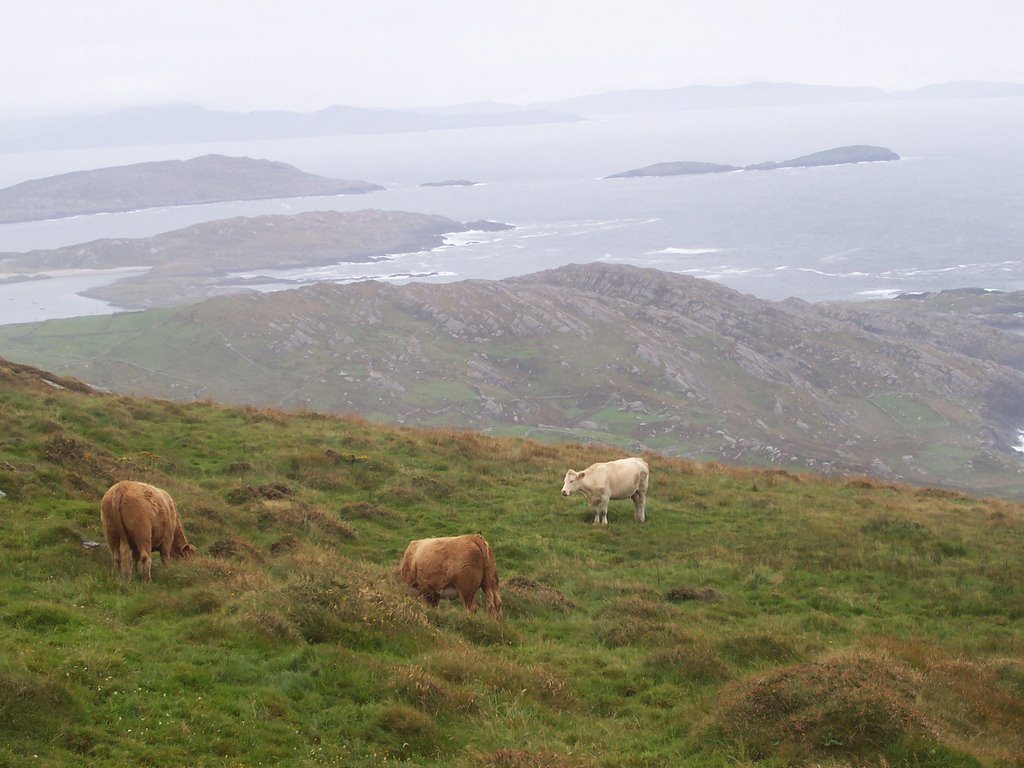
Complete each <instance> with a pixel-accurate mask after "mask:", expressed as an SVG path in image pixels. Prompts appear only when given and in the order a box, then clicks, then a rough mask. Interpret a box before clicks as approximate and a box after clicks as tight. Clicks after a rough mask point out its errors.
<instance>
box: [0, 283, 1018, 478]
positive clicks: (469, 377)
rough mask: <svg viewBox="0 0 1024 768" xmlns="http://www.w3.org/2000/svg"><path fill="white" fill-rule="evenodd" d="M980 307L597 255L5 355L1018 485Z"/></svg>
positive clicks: (190, 312)
mask: <svg viewBox="0 0 1024 768" xmlns="http://www.w3.org/2000/svg"><path fill="white" fill-rule="evenodd" d="M987 298H989V299H991V301H990V304H991V303H992V302H995V301H997V300H998V301H1001V302H1004V303H1008V304H1009V305H1011V306H1017V305H1020V303H1021V299H1022V297H1021V296H1009V295H1001V297H997V296H994V295H992V296H988V297H987ZM984 299H986V296H979V297H976V303H979V304H980V303H983V300H984ZM979 312H981V313H982V314H979V313H978V312H974V311H968V310H966V309H965V310H964V311H956V310H955V309H952V308H949V307H947V308H946V309H942V308H941V307H939V306H938V305H937V304H935V303H932V302H928V301H926V300H920V301H917V302H878V303H871V304H869V305H812V304H808V303H806V302H802V301H797V300H789V301H785V302H768V301H763V300H760V299H756V298H754V297H751V296H747V295H743V294H740V293H737V292H735V291H732V290H730V289H728V288H725V287H723V286H721V285H718V284H715V283H712V282H707V281H701V280H696V279H693V278H689V277H686V276H680V275H674V274H669V273H665V272H659V271H656V270H645V269H637V268H633V267H624V266H610V265H602V264H591V265H584V266H569V267H564V268H561V269H556V270H551V271H548V272H543V273H538V274H535V275H530V276H526V277H521V278H514V279H508V280H503V281H466V282H461V283H451V284H444V285H428V284H422V283H421V284H410V285H404V286H393V285H383V284H379V283H372V282H367V283H360V284H352V285H344V286H341V285H332V284H321V285H318V286H315V287H311V288H307V289H301V290H296V291H284V292H280V293H275V294H272V295H253V296H239V297H228V298H221V299H216V300H211V301H208V302H205V303H202V304H200V305H197V306H194V307H191V308H187V309H183V310H178V311H174V312H171V313H156V314H145V313H143V314H135V315H122V316H114V317H98V318H82V319H78V320H72V321H51V322H47V323H42V324H37V325H25V326H10V327H6V328H0V354H3V355H6V356H8V357H12V358H16V359H21V360H25V361H28V362H32V363H34V364H37V365H43V366H46V367H48V368H50V369H52V370H56V371H58V372H60V373H66V374H71V375H75V376H78V377H81V378H82V379H84V380H86V381H89V382H91V383H94V384H96V385H99V386H101V387H104V388H107V389H110V390H113V391H118V392H126V393H138V394H149V395H157V396H160V397H168V398H172V399H175V400H179V401H188V400H195V399H204V398H208V399H213V400H216V401H220V402H228V403H235V404H252V405H259V406H275V407H285V408H293V409H294V408H309V409H313V410H320V411H329V412H335V413H358V414H361V415H364V416H366V417H369V418H371V419H373V420H376V421H390V422H398V423H407V424H421V425H434V426H458V427H471V428H474V429H488V430H492V431H494V432H497V433H506V434H526V435H531V436H547V437H549V438H570V439H573V440H581V441H593V442H599V443H606V444H610V445H615V446H619V447H621V448H623V449H633V448H648V449H650V450H656V451H659V452H661V453H666V454H669V455H676V456H683V457H689V458H695V459H718V460H725V461H729V462H733V463H745V464H753V465H773V466H779V467H788V468H797V469H807V468H809V469H813V470H815V471H817V472H821V473H825V474H831V473H843V472H854V473H867V474H871V475H873V476H876V477H879V478H882V479H889V480H899V481H907V482H917V483H923V484H943V485H950V486H960V487H964V488H973V489H977V490H979V491H982V492H987V493H999V494H1002V495H1006V496H1010V497H1024V485H1022V482H1021V479H1020V478H1021V475H1020V472H1019V470H1020V469H1021V462H1020V457H1019V454H1018V453H1017V452H1016V451H1015V450H1014V448H1015V447H1016V444H1017V441H1018V439H1019V438H1018V433H1017V428H1018V427H1019V426H1021V425H1024V338H1022V337H1021V336H1019V335H1017V334H1013V333H1007V332H1003V331H1000V330H997V329H996V328H993V327H992V326H991V325H989V324H987V323H988V319H989V317H991V316H994V314H993V315H990V316H984V312H983V310H981V309H979ZM1001 316H1002V317H1006V318H1009V317H1012V316H1013V314H1012V313H1010V314H1006V313H1002V314H1001Z"/></svg>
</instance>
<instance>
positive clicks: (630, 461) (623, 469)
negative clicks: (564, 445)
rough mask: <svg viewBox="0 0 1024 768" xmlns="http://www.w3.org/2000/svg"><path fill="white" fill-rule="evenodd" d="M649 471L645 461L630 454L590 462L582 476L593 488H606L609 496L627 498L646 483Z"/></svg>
mask: <svg viewBox="0 0 1024 768" xmlns="http://www.w3.org/2000/svg"><path fill="white" fill-rule="evenodd" d="M649 473H650V470H649V469H648V467H647V462H646V461H644V460H643V459H641V458H637V457H635V456H632V457H630V458H626V459H616V460H615V461H603V462H599V463H597V464H592V465H591V466H589V467H587V468H586V470H584V478H585V479H586V480H587V482H588V485H590V486H591V488H593V489H594V490H599V489H604V488H607V489H608V492H609V496H610V497H611V498H613V499H628V498H629V497H630V496H632V495H633V493H634V492H635V491H636V490H637V488H639V487H641V486H642V485H645V484H646V478H647V476H648V475H649Z"/></svg>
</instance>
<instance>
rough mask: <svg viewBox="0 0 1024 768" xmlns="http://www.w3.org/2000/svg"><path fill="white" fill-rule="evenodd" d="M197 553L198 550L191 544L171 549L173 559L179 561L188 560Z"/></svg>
mask: <svg viewBox="0 0 1024 768" xmlns="http://www.w3.org/2000/svg"><path fill="white" fill-rule="evenodd" d="M195 553H196V548H195V547H194V546H193V545H191V544H185V545H184V546H174V547H172V548H171V557H172V558H175V559H177V560H188V559H189V558H191V557H193V556H194V555H195Z"/></svg>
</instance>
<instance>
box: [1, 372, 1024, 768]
mask: <svg viewBox="0 0 1024 768" xmlns="http://www.w3.org/2000/svg"><path fill="white" fill-rule="evenodd" d="M611 455H612V454H610V452H609V451H606V450H599V449H596V448H586V447H583V446H579V445H572V444H561V445H545V444H540V443H536V442H532V441H528V440H520V439H496V438H487V437H483V436H481V435H477V434H471V433H460V432H453V431H450V430H416V429H397V428H393V427H380V426H372V425H370V424H369V423H367V422H366V421H363V420H360V419H352V418H336V417H327V416H324V415H320V414H315V413H304V414H287V413H283V412H279V411H272V410H266V409H254V408H245V409H238V410H235V409H230V408H225V407H222V406H218V405H214V404H210V403H196V404H191V405H181V404H175V403H171V402H168V401H154V400H146V399H132V398H128V397H123V396H115V395H100V394H96V393H90V392H89V391H88V390H87V389H86V388H84V387H83V386H82V385H81V384H80V383H79V382H76V381H74V380H71V379H67V378H63V377H58V376H54V375H52V374H48V373H45V372H43V371H39V370H37V369H32V368H30V367H27V366H23V365H14V364H10V363H7V362H6V361H0V491H3V494H2V496H0V549H2V551H3V552H4V563H5V564H4V568H3V569H2V571H0V658H3V659H4V662H3V664H2V665H0V763H3V764H9V765H20V764H26V763H28V762H31V764H36V765H52V766H57V765H60V766H97V765H123V764H125V763H132V764H153V763H162V764H172V765H210V766H215V765H224V766H227V765H237V764H245V765H259V764H264V765H267V764H288V765H296V766H306V765H309V766H312V765H323V764H331V765H341V766H348V765H352V766H356V765H367V764H383V763H384V762H385V761H387V762H394V761H400V760H401V761H408V762H410V763H411V764H415V765H422V766H457V767H460V768H461V767H463V766H464V767H466V768H469V767H471V766H490V767H493V768H498V767H501V768H507V766H558V767H559V768H575V767H577V766H580V767H582V766H607V767H608V768H610V767H611V766H621V765H653V766H704V765H725V764H737V763H741V764H744V765H751V766H765V768H767V767H768V766H778V765H807V764H828V765H854V764H856V765H883V764H885V765H926V766H1003V765H1006V766H1008V765H1019V764H1021V762H1022V761H1024V736H1022V734H1024V634H1022V633H1024V622H1022V618H1024V615H1022V606H1024V566H1022V564H1021V559H1020V557H1019V553H1020V551H1021V549H1022V547H1024V507H1022V506H1021V505H1018V504H1012V503H1009V502H1004V501H996V500H979V499H972V498H969V497H966V496H963V495H960V494H956V493H950V492H947V491H940V490H936V489H913V488H909V487H901V486H894V485H883V484H878V483H874V482H871V481H867V480H864V479H855V480H851V481H847V482H842V483H839V482H828V481H823V480H821V479H816V478H814V477H812V476H809V475H801V474H795V473H791V472H784V471H777V470H746V471H744V470H736V469H728V468H726V467H723V466H722V465H718V464H706V465H701V464H695V463H692V462H688V461H681V460H675V459H669V458H666V457H662V456H658V455H654V454H647V456H646V458H647V459H648V461H649V463H650V465H651V473H652V474H651V488H650V497H649V504H648V521H647V522H646V523H644V524H642V525H641V524H636V523H634V522H633V521H632V519H631V513H630V511H629V504H628V502H613V503H612V508H611V510H610V513H609V518H610V521H611V524H610V525H608V526H592V525H590V524H589V523H588V522H587V520H589V518H590V515H589V514H588V513H587V511H586V510H585V508H584V504H583V503H582V502H581V501H579V500H578V499H576V498H571V499H564V498H562V497H561V496H560V495H559V493H558V490H559V488H560V487H561V482H562V475H563V474H564V471H565V469H566V468H567V467H570V466H572V467H577V468H581V467H583V466H586V465H587V464H588V463H590V462H591V461H594V460H598V459H605V458H610V457H611ZM128 476H130V477H132V478H134V479H142V480H147V481H150V482H154V483H156V484H158V485H161V486H162V487H165V488H167V489H168V490H170V491H171V492H172V493H173V494H174V496H175V498H176V499H177V501H178V506H179V509H180V510H181V515H182V519H183V522H184V526H185V530H186V533H187V534H188V536H189V538H190V540H191V541H192V543H194V544H195V545H196V546H197V547H198V550H199V554H198V556H197V557H196V558H195V559H193V560H190V561H187V562H177V563H173V564H166V563H162V562H160V561H159V559H157V561H156V563H155V565H154V576H153V578H154V581H153V583H152V584H151V585H143V584H141V583H140V582H138V581H135V582H133V583H131V584H124V583H119V582H118V581H117V579H116V578H115V577H114V576H113V573H112V566H111V563H110V558H109V554H108V553H107V552H106V549H105V546H104V545H103V544H102V541H103V539H102V533H101V529H100V525H99V517H98V506H99V498H100V495H101V494H102V493H103V491H104V490H105V489H106V487H107V486H108V485H109V484H110V483H111V482H112V481H114V480H116V479H119V478H123V477H128ZM468 531H478V532H480V533H482V534H483V535H484V536H485V537H486V538H487V539H488V541H489V542H490V543H491V546H492V548H493V550H494V553H495V557H496V559H497V562H498V568H499V573H500V575H501V580H502V581H501V588H502V591H503V598H504V608H505V617H504V620H503V621H502V622H500V623H499V622H494V621H492V620H490V619H489V618H487V617H486V615H485V614H483V612H481V613H480V614H479V615H476V616H473V617H469V616H467V615H466V614H465V613H464V611H463V609H462V607H461V605H456V604H453V603H443V604H442V605H441V606H439V607H438V608H436V609H431V608H428V607H427V606H425V605H424V604H423V603H420V602H417V601H415V600H414V599H413V598H412V597H411V596H410V595H409V594H408V592H407V591H406V589H405V588H404V587H403V586H402V585H401V583H400V582H399V581H398V580H397V577H396V566H397V563H398V560H399V558H400V556H401V553H402V551H403V549H404V547H405V545H406V544H407V543H408V541H409V540H410V539H413V538H420V537H422V536H425V535H446V534H453V533H462V532H468ZM96 542H99V544H98V545H96V544H95V543H96Z"/></svg>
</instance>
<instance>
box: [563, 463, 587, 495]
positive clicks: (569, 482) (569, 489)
mask: <svg viewBox="0 0 1024 768" xmlns="http://www.w3.org/2000/svg"><path fill="white" fill-rule="evenodd" d="M584 474H585V473H584V472H577V471H576V470H575V469H570V470H569V471H568V472H566V473H565V482H564V483H562V495H563V496H571V495H572V494H574V493H576V491H578V490H579V489H580V480H582V479H583V475H584Z"/></svg>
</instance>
